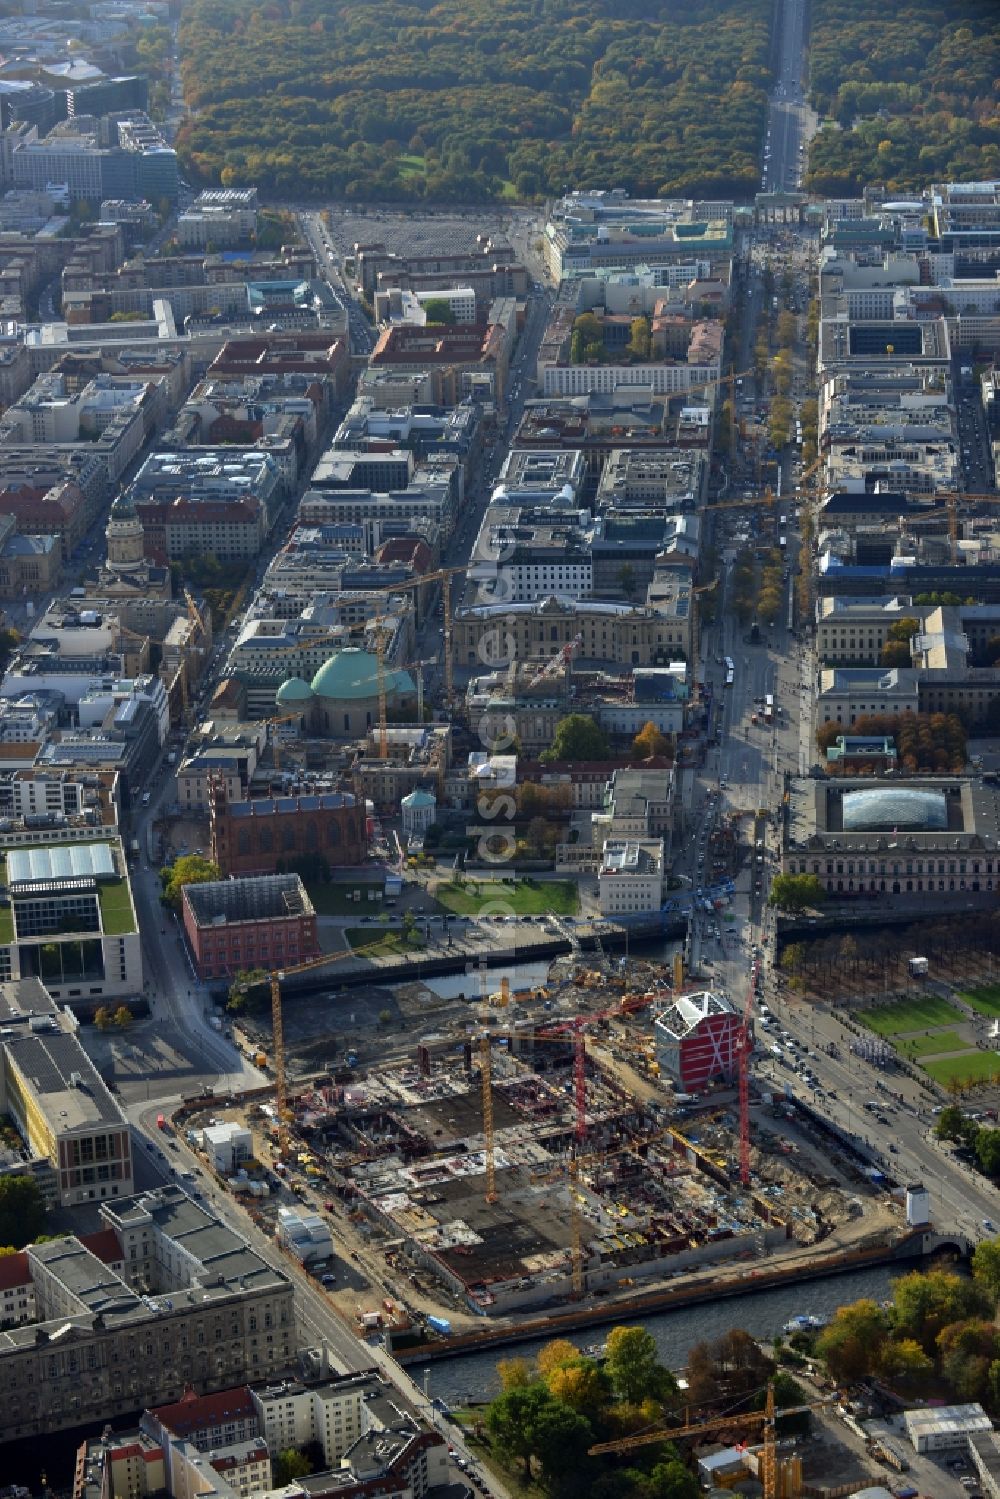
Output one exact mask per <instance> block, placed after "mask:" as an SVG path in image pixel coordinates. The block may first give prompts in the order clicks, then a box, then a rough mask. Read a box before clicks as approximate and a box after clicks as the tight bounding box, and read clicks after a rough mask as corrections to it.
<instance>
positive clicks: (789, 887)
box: [769, 874, 826, 911]
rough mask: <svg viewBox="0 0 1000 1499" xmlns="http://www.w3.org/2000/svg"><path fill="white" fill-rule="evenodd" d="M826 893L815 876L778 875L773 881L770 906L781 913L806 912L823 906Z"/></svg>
mask: <svg viewBox="0 0 1000 1499" xmlns="http://www.w3.org/2000/svg"><path fill="white" fill-rule="evenodd" d="M825 900H826V891H825V889H824V888H823V886H822V884H821V883H820V880H819V877H818V875H815V874H778V875H775V877H774V879H773V880H772V881H771V895H770V899H769V904H770V905H772V906H777V907H778V909H779V910H781V911H804V910H806V909H807V907H809V906H821V905H822V904H823V902H824V901H825Z"/></svg>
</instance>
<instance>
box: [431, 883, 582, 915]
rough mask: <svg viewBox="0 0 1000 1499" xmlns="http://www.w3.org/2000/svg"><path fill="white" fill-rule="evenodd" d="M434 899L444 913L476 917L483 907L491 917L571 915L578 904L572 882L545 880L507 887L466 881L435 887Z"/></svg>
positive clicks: (578, 898) (575, 888)
mask: <svg viewBox="0 0 1000 1499" xmlns="http://www.w3.org/2000/svg"><path fill="white" fill-rule="evenodd" d="M434 898H435V900H436V901H437V902H438V904H439V905H441V906H444V908H445V910H447V911H453V912H454V914H455V915H456V916H476V915H478V913H479V912H480V911H482V910H483V908H484V907H488V908H489V914H490V915H491V916H544V915H546V914H547V913H548V912H553V913H554V914H555V915H556V916H573V915H575V914H576V911H577V909H578V907H579V904H580V895H579V891H578V889H577V885H576V882H575V880H544V881H540V882H539V883H538V884H531V885H529V884H527V883H526V881H524V880H518V881H517V882H516V884H513V885H507V884H505V883H504V882H503V881H502V880H476V879H471V878H466V880H465V882H464V883H463V884H461V885H450V884H449V885H438V886H437V888H436V889H435V891H434Z"/></svg>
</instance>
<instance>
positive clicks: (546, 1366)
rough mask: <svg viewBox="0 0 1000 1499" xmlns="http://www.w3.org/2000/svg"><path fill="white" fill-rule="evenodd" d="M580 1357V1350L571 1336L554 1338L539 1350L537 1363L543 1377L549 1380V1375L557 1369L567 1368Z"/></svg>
mask: <svg viewBox="0 0 1000 1499" xmlns="http://www.w3.org/2000/svg"><path fill="white" fill-rule="evenodd" d="M579 1357H580V1350H579V1348H578V1347H577V1346H576V1344H575V1343H571V1342H570V1340H569V1338H553V1339H552V1340H551V1342H548V1343H543V1344H542V1346H541V1348H539V1350H538V1356H537V1358H536V1359H535V1365H536V1367H537V1369H538V1372H539V1374H540V1375H541V1377H542V1379H543V1380H545V1381H546V1383H547V1382H548V1377H549V1375H550V1374H551V1373H552V1372H553V1370H555V1369H562V1368H565V1366H566V1365H567V1364H573V1363H575V1362H576V1360H577V1359H578V1358H579Z"/></svg>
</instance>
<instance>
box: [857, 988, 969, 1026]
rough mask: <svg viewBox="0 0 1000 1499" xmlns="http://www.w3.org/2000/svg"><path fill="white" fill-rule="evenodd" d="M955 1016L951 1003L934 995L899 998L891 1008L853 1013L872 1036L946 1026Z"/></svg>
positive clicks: (956, 1017)
mask: <svg viewBox="0 0 1000 1499" xmlns="http://www.w3.org/2000/svg"><path fill="white" fill-rule="evenodd" d="M959 1014H960V1012H959V1011H958V1010H956V1009H955V1006H954V1005H953V1004H951V1003H950V1002H949V1001H948V1000H947V999H939V998H938V997H937V995H936V994H919V995H914V997H913V998H912V999H901V1000H899V1001H898V1003H896V1004H894V1005H882V1006H880V1007H879V1008H878V1009H875V1010H859V1011H857V1012H856V1016H857V1019H858V1020H860V1021H861V1024H862V1025H864V1026H867V1027H868V1029H869V1030H870V1031H874V1032H875V1034H876V1036H901V1035H902V1034H903V1033H904V1032H905V1031H919V1030H924V1029H926V1028H927V1027H929V1026H932V1025H947V1024H948V1023H949V1022H950V1021H952V1022H953V1021H955V1020H957V1019H958V1018H959Z"/></svg>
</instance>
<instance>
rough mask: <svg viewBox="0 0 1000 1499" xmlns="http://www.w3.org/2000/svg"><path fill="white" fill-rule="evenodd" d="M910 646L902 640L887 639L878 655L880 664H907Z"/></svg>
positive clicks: (909, 656) (909, 657)
mask: <svg viewBox="0 0 1000 1499" xmlns="http://www.w3.org/2000/svg"><path fill="white" fill-rule="evenodd" d="M911 660H912V657H911V655H910V647H909V646H908V645H907V644H906V643H905V641H902V640H887V641H886V643H885V645H884V646H883V647H882V650H881V652H880V655H879V663H880V664H881V665H882V666H909V665H910V662H911Z"/></svg>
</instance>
